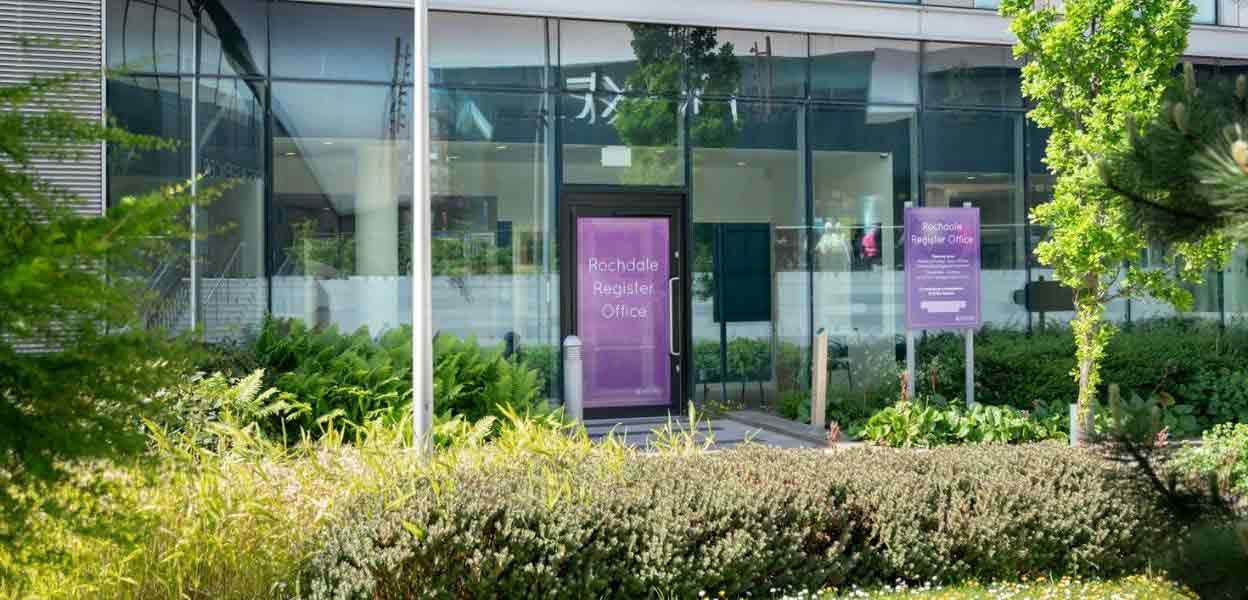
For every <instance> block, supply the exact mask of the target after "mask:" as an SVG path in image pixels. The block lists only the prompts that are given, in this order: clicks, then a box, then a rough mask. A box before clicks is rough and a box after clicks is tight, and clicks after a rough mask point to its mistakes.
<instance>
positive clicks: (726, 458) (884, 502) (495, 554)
mask: <svg viewBox="0 0 1248 600" xmlns="http://www.w3.org/2000/svg"><path fill="white" fill-rule="evenodd" d="M1125 475H1126V468H1125V467H1122V466H1120V465H1117V464H1114V463H1110V462H1108V461H1103V460H1101V459H1098V458H1096V457H1094V456H1093V455H1090V454H1088V453H1085V452H1081V451H1078V450H1072V449H1069V448H1063V447H1059V446H1031V447H997V448H961V449H956V450H933V451H929V452H924V453H916V452H896V451H891V450H879V449H857V450H848V451H842V452H837V453H834V454H830V455H829V454H824V453H821V452H794V451H778V450H763V449H744V450H735V451H726V452H720V453H714V454H692V455H669V454H659V455H656V456H652V457H649V458H645V459H640V458H634V459H632V460H623V461H619V460H610V459H607V458H603V457H593V456H580V457H579V458H577V459H573V460H569V459H568V458H567V457H564V458H560V459H551V458H543V457H541V456H536V455H535V456H530V457H529V458H527V459H525V460H511V461H506V462H492V463H490V464H488V465H484V466H481V465H476V464H472V465H464V464H460V465H458V466H456V467H454V468H452V469H450V470H449V471H447V472H446V474H445V476H444V478H443V477H442V476H430V477H426V478H418V479H416V480H413V481H410V482H409V483H408V485H406V486H405V487H406V489H408V490H410V491H409V492H408V493H407V494H405V495H403V496H402V497H400V498H399V499H397V500H395V499H392V498H387V497H384V496H372V497H369V498H366V499H364V500H362V501H361V502H360V503H358V504H357V505H355V506H353V507H351V508H350V509H349V511H350V514H352V515H354V516H355V517H356V518H355V519H354V520H352V521H351V522H349V523H341V524H336V525H335V526H334V527H330V528H326V529H324V530H323V533H322V535H321V538H320V539H321V542H320V544H321V545H320V548H319V550H318V551H317V552H316V553H315V554H314V555H313V556H312V557H311V559H310V560H309V561H308V562H307V564H306V565H305V567H304V570H303V578H302V581H303V588H304V589H306V590H309V591H310V592H311V597H313V598H377V599H384V598H466V597H471V598H518V597H530V598H531V597H542V598H635V597H652V596H656V595H662V596H665V597H679V598H692V597H697V596H698V594H699V592H701V591H706V590H710V591H711V593H716V592H721V591H722V593H723V594H724V595H726V596H728V597H745V596H747V595H752V596H755V597H768V596H769V595H774V594H772V591H773V590H783V591H796V590H799V589H802V588H805V589H809V590H816V589H820V588H823V587H825V586H837V587H841V586H846V585H864V586H865V585H872V584H878V583H882V582H888V583H894V582H896V581H897V580H902V581H911V582H917V581H930V580H936V581H939V582H943V581H956V580H960V579H965V578H970V577H975V578H979V579H994V578H995V579H1017V578H1018V577H1021V576H1060V575H1081V574H1095V575H1097V576H1112V575H1115V574H1119V573H1125V572H1129V571H1131V570H1132V569H1136V568H1138V567H1141V566H1143V565H1144V564H1145V563H1146V561H1147V559H1148V557H1147V552H1149V551H1150V549H1152V548H1154V547H1155V544H1156V543H1157V542H1158V540H1159V538H1160V536H1161V535H1162V534H1163V533H1164V532H1165V527H1166V523H1167V521H1166V519H1165V518H1164V517H1163V515H1162V513H1161V512H1160V511H1159V509H1158V507H1157V506H1156V504H1154V503H1153V502H1152V501H1151V500H1148V499H1146V497H1145V496H1143V495H1142V494H1144V492H1143V491H1142V490H1141V489H1140V488H1139V487H1137V486H1135V485H1134V484H1132V483H1130V481H1133V480H1131V479H1129V478H1127V477H1126V476H1125Z"/></svg>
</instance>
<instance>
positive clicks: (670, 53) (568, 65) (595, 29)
mask: <svg viewBox="0 0 1248 600" xmlns="http://www.w3.org/2000/svg"><path fill="white" fill-rule="evenodd" d="M702 31H706V30H702ZM711 31H713V30H711ZM689 38H690V30H689V28H687V27H677V26H671V25H650V24H644V23H632V24H629V23H607V22H601V21H560V22H559V52H560V66H561V67H562V68H561V73H562V77H563V81H561V82H560V86H561V87H563V88H564V89H567V90H571V91H578V92H580V91H584V92H590V93H592V92H600V93H607V94H617V93H620V92H623V91H626V90H627V91H632V92H650V93H655V94H671V93H676V92H679V91H681V90H682V89H684V81H683V78H684V67H685V64H684V63H685V52H686V49H687V46H686V40H687V39H689ZM706 51H709V49H706Z"/></svg>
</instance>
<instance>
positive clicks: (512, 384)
mask: <svg viewBox="0 0 1248 600" xmlns="http://www.w3.org/2000/svg"><path fill="white" fill-rule="evenodd" d="M255 354H256V357H257V360H258V362H259V363H260V364H261V365H262V366H263V367H264V368H266V369H268V371H269V373H270V374H271V376H272V378H273V382H272V384H273V386H274V387H275V388H277V389H278V390H279V391H280V392H281V395H280V396H279V400H280V402H279V404H280V410H278V411H276V412H275V413H273V414H274V415H275V416H274V417H273V418H271V419H269V421H268V422H267V423H266V424H265V429H266V431H268V432H269V433H271V434H282V435H287V436H290V435H296V436H297V435H302V434H303V433H308V434H313V435H316V434H317V433H318V432H320V431H322V430H325V429H327V428H329V427H330V426H331V425H332V424H333V423H334V422H341V423H349V424H352V425H356V426H360V425H364V424H366V423H370V422H373V421H376V420H380V421H381V422H382V423H385V424H395V423H399V422H402V421H404V420H406V419H407V418H408V416H409V415H410V412H409V411H410V409H411V395H412V383H411V381H412V341H411V329H410V328H407V327H400V328H396V329H391V330H389V331H386V332H385V333H383V334H382V335H381V336H380V337H378V338H374V337H373V336H372V335H371V334H370V333H369V331H368V329H367V328H361V329H360V330H358V331H356V332H355V333H352V334H349V335H348V334H342V333H340V332H339V331H338V329H337V328H336V327H334V326H330V327H326V328H321V329H311V328H308V327H307V326H306V325H304V324H303V323H302V322H300V321H282V320H274V319H269V320H267V321H266V322H265V323H264V326H263V327H262V328H261V331H260V335H259V336H258V337H257V339H256V344H255ZM543 385H544V383H543V381H542V379H541V375H540V374H539V372H538V371H537V370H536V369H533V368H530V367H529V366H527V364H526V363H525V362H524V361H523V360H509V359H507V358H504V357H503V355H502V351H501V350H498V349H494V350H490V349H485V348H482V347H481V346H480V345H478V344H477V343H476V341H475V340H460V339H457V338H454V337H452V336H438V337H437V338H436V339H435V340H434V375H433V389H434V410H435V412H436V413H437V414H439V415H443V418H444V419H449V418H451V417H452V416H453V415H460V416H462V417H463V418H464V419H466V420H467V421H469V422H476V421H477V420H479V419H481V418H483V417H486V416H489V415H493V416H495V417H501V416H503V413H502V412H501V411H502V409H503V407H506V406H510V407H511V408H512V409H514V410H516V411H518V412H520V413H521V414H524V413H527V412H542V411H543V410H544V407H545V402H544V399H543V397H542V396H541V391H542V389H543Z"/></svg>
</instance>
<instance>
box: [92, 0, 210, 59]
mask: <svg viewBox="0 0 1248 600" xmlns="http://www.w3.org/2000/svg"><path fill="white" fill-rule="evenodd" d="M105 15H106V19H107V35H108V49H107V53H108V66H109V68H112V69H121V68H125V69H127V70H129V71H131V72H137V73H178V72H182V73H190V72H191V71H192V70H193V67H192V65H191V60H192V58H193V55H192V53H193V52H194V46H195V17H194V14H193V13H192V12H191V7H190V5H189V4H187V2H186V0H108V4H107V5H106V6H105Z"/></svg>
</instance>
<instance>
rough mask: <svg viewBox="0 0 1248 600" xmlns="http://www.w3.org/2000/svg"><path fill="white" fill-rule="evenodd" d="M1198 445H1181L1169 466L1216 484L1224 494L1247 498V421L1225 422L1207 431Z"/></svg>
mask: <svg viewBox="0 0 1248 600" xmlns="http://www.w3.org/2000/svg"><path fill="white" fill-rule="evenodd" d="M1203 441H1204V443H1203V444H1202V445H1201V446H1197V447H1191V448H1184V449H1183V450H1181V451H1180V452H1179V454H1178V456H1176V457H1175V459H1174V461H1173V462H1172V463H1171V466H1172V467H1173V468H1174V469H1175V471H1176V472H1178V473H1180V474H1182V475H1184V476H1186V477H1188V478H1191V479H1196V480H1205V481H1210V482H1213V483H1215V484H1216V486H1217V488H1218V489H1219V491H1220V492H1221V493H1222V494H1224V495H1232V496H1236V497H1238V498H1240V499H1243V500H1248V423H1239V424H1231V423H1224V424H1222V425H1218V426H1216V427H1214V428H1213V429H1211V430H1209V431H1206V432H1205V435H1204V440H1203Z"/></svg>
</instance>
